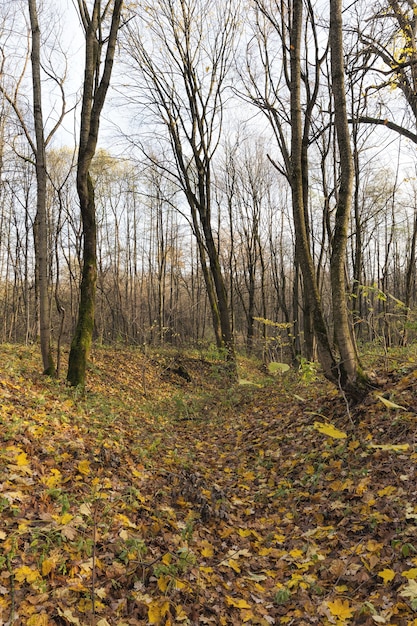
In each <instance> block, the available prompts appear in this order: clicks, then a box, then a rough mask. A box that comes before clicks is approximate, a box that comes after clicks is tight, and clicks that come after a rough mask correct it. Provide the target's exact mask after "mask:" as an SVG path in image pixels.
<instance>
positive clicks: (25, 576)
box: [14, 565, 41, 583]
mask: <svg viewBox="0 0 417 626" xmlns="http://www.w3.org/2000/svg"><path fill="white" fill-rule="evenodd" d="M14 575H15V578H16V580H17V581H19V582H20V583H22V582H23V581H24V580H26V582H27V583H33V582H35V580H38V579H39V578H40V577H41V576H40V574H39V572H38V570H37V569H31V568H30V567H28V566H27V565H22V567H18V568H17V569H15V570H14Z"/></svg>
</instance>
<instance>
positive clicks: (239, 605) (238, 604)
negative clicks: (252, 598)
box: [226, 596, 251, 609]
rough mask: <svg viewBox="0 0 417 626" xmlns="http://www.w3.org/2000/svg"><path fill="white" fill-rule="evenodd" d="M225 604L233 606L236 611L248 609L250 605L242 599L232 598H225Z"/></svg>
mask: <svg viewBox="0 0 417 626" xmlns="http://www.w3.org/2000/svg"><path fill="white" fill-rule="evenodd" d="M226 602H227V604H229V605H230V606H234V607H235V608H236V609H250V608H251V605H250V604H248V603H247V602H246V600H244V599H243V598H232V596H226Z"/></svg>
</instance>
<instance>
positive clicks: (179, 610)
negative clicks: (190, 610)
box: [175, 604, 188, 622]
mask: <svg viewBox="0 0 417 626" xmlns="http://www.w3.org/2000/svg"><path fill="white" fill-rule="evenodd" d="M175 619H176V621H177V622H185V621H188V617H187V613H186V612H185V611H184V609H183V607H182V606H181V605H180V604H178V605H177V606H176V607H175Z"/></svg>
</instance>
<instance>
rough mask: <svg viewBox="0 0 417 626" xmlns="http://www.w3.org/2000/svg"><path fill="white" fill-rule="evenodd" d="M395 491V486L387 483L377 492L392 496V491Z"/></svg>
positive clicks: (381, 494)
mask: <svg viewBox="0 0 417 626" xmlns="http://www.w3.org/2000/svg"><path fill="white" fill-rule="evenodd" d="M396 491H397V487H393V486H392V485H388V486H387V487H384V489H380V490H379V491H378V492H377V493H378V495H379V496H392V494H393V493H395V492H396Z"/></svg>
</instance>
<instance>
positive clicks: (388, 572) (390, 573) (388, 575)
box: [378, 568, 395, 584]
mask: <svg viewBox="0 0 417 626" xmlns="http://www.w3.org/2000/svg"><path fill="white" fill-rule="evenodd" d="M378 576H379V577H380V578H382V580H383V581H384V583H385V584H387V583H389V582H391V580H393V579H394V578H395V572H394V570H392V569H389V568H386V569H383V570H381V571H380V572H378Z"/></svg>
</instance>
